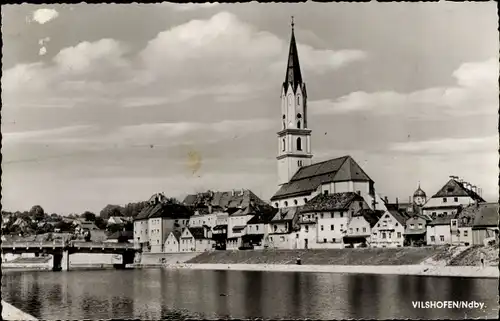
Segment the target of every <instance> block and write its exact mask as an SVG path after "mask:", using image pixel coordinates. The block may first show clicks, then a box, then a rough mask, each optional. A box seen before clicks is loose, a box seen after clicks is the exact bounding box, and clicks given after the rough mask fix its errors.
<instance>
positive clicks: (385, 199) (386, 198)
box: [384, 196, 389, 204]
mask: <svg viewBox="0 0 500 321" xmlns="http://www.w3.org/2000/svg"><path fill="white" fill-rule="evenodd" d="M384 201H385V203H386V204H388V203H389V198H388V197H387V196H386V197H384Z"/></svg>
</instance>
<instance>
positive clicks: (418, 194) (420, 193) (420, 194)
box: [413, 184, 426, 197]
mask: <svg viewBox="0 0 500 321" xmlns="http://www.w3.org/2000/svg"><path fill="white" fill-rule="evenodd" d="M413 197H426V194H425V192H424V191H423V190H422V189H421V188H420V184H418V188H417V190H416V191H415V193H413Z"/></svg>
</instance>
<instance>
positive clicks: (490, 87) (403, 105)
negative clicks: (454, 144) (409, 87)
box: [309, 59, 499, 118]
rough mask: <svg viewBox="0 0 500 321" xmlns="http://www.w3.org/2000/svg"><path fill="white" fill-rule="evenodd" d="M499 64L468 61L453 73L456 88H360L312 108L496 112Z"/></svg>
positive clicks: (421, 113) (419, 114)
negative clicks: (376, 90)
mask: <svg viewBox="0 0 500 321" xmlns="http://www.w3.org/2000/svg"><path fill="white" fill-rule="evenodd" d="M498 67H499V66H498V60H497V59H490V60H487V61H482V62H468V63H464V64H462V65H461V66H459V67H458V68H457V69H456V70H455V71H454V72H453V75H452V76H453V77H454V78H455V80H456V83H457V85H456V86H454V87H435V88H428V89H424V90H418V91H414V92H410V93H398V92H394V91H386V92H374V93H367V92H363V91H358V92H352V93H350V94H348V95H345V96H342V97H340V98H338V99H336V100H328V99H326V100H319V101H311V102H310V103H309V106H310V111H311V113H315V114H341V113H351V112H370V113H375V114H401V115H407V116H409V117H415V118H426V117H432V118H436V117H439V116H450V115H457V116H468V115H484V114H488V115H489V114H496V113H497V108H498Z"/></svg>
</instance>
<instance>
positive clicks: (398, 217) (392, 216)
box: [371, 209, 407, 248]
mask: <svg viewBox="0 0 500 321" xmlns="http://www.w3.org/2000/svg"><path fill="white" fill-rule="evenodd" d="M406 220H407V217H405V216H404V215H403V214H402V213H400V212H398V211H396V210H392V209H390V210H388V211H386V212H384V214H383V215H382V217H381V218H380V219H379V220H378V222H377V224H376V225H375V226H374V227H373V228H372V238H371V247H375V248H380V247H402V246H403V245H404V236H403V235H404V232H405V224H406Z"/></svg>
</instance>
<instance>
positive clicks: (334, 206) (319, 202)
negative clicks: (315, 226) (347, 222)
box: [301, 192, 364, 213]
mask: <svg viewBox="0 0 500 321" xmlns="http://www.w3.org/2000/svg"><path fill="white" fill-rule="evenodd" d="M363 200H364V199H363V197H362V196H361V195H358V194H356V193H353V192H347V193H334V194H327V195H325V194H318V195H317V196H316V197H314V198H313V199H311V200H310V201H309V202H307V203H306V204H305V205H304V207H303V209H302V211H301V212H302V213H307V212H317V211H339V210H347V209H348V208H349V205H351V203H352V202H354V201H363Z"/></svg>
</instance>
